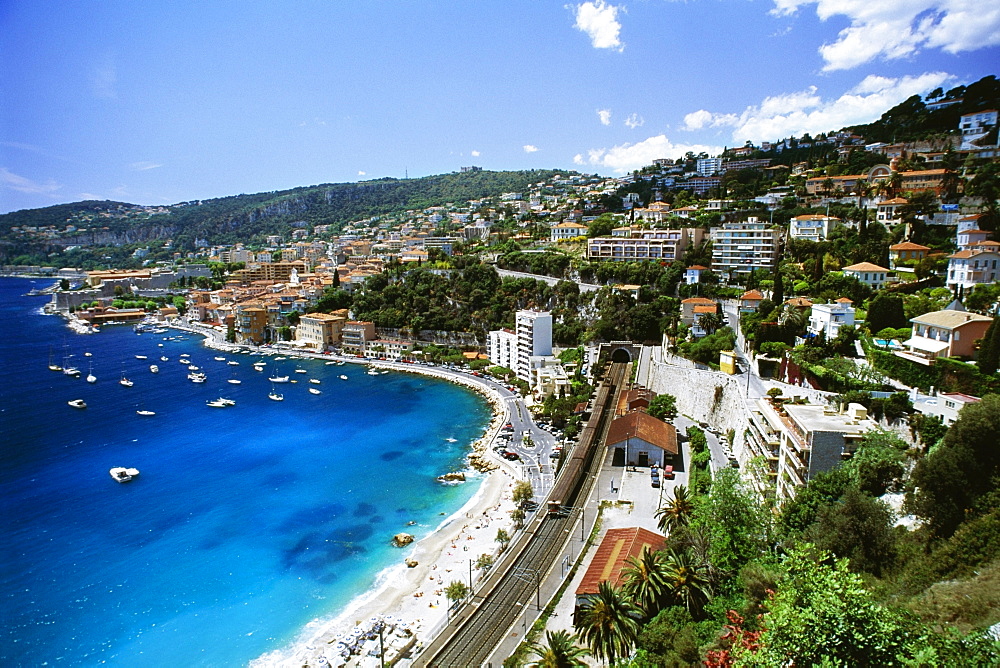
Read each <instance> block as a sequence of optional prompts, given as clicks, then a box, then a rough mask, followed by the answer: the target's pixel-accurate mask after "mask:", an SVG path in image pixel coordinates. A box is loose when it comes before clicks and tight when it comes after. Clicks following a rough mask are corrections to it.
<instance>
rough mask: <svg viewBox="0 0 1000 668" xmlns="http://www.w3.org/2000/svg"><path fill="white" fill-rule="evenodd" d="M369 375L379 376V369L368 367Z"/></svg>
mask: <svg viewBox="0 0 1000 668" xmlns="http://www.w3.org/2000/svg"><path fill="white" fill-rule="evenodd" d="M368 375H369V376H377V375H378V369H368Z"/></svg>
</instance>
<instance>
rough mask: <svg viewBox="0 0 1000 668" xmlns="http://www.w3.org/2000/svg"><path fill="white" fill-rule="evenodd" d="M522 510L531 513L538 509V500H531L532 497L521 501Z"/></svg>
mask: <svg viewBox="0 0 1000 668" xmlns="http://www.w3.org/2000/svg"><path fill="white" fill-rule="evenodd" d="M521 510H524V511H527V512H529V513H532V512H534V511H536V510H538V504H537V503H536V502H534V501H531V500H530V499H529V500H526V501H522V502H521Z"/></svg>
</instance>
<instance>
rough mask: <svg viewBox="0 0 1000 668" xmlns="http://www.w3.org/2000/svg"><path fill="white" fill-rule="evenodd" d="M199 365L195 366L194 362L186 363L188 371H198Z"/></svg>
mask: <svg viewBox="0 0 1000 668" xmlns="http://www.w3.org/2000/svg"><path fill="white" fill-rule="evenodd" d="M200 370H201V367H198V366H195V365H194V364H189V365H188V371H200Z"/></svg>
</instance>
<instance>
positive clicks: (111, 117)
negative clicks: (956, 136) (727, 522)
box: [0, 0, 1000, 212]
mask: <svg viewBox="0 0 1000 668" xmlns="http://www.w3.org/2000/svg"><path fill="white" fill-rule="evenodd" d="M998 64H1000V5H997V4H996V3H993V2H984V1H983V0H874V1H873V0H687V1H686V2H683V1H673V2H672V1H668V0H623V1H622V2H605V1H602V0H589V1H587V2H570V3H566V2H547V1H544V0H531V1H523V2H522V1H508V2H499V1H493V0H478V1H476V2H448V1H445V0H440V1H437V2H427V1H421V0H408V1H406V2H403V1H399V2H388V1H383V0H366V1H364V2H362V1H358V2H349V1H346V0H342V1H337V2H334V1H332V0H331V1H327V2H321V1H313V2H308V1H288V2H235V1H213V2H204V0H200V1H197V2H186V1H184V0H177V1H175V2H170V3H167V2H154V1H152V0H150V1H149V2H134V1H132V0H122V1H115V0H104V1H100V2H97V1H93V0H78V1H75V2H55V1H53V0H5V1H4V2H2V3H0V91H2V96H0V212H6V211H12V210H16V209H22V208H33V207H41V206H48V205H51V204H56V203H61V202H72V201H77V200H81V199H113V200H120V201H127V202H133V203H138V204H170V203H174V202H179V201H186V200H192V199H201V198H209V197H220V196H225V195H235V194H239V193H252V192H260V191H268V190H279V189H284V188H291V187H295V186H303V185H313V184H318V183H329V182H342V181H357V180H364V179H372V178H380V177H383V176H393V177H402V176H404V175H406V174H409V176H411V177H413V176H423V175H428V174H438V173H442V172H450V171H456V170H458V168H459V167H461V166H464V165H480V166H482V167H484V168H486V169H529V168H564V169H576V170H579V171H583V172H587V173H594V172H596V173H601V174H607V175H615V174H621V173H625V172H628V171H630V170H632V169H635V168H638V167H641V166H642V165H645V164H649V163H650V162H651V161H652V160H653V159H655V158H660V157H677V156H680V155H683V154H684V153H685V152H686V151H688V150H694V151H696V152H699V151H702V150H704V151H708V152H709V153H714V152H717V151H719V150H721V149H722V147H724V146H734V145H742V144H743V143H744V142H745V141H746V140H748V139H749V140H753V141H754V142H759V141H761V140H768V139H779V138H781V137H785V136H789V135H792V134H796V135H798V134H801V133H802V132H811V133H814V134H815V133H817V132H822V131H827V130H836V129H839V128H840V127H843V126H844V125H849V124H854V123H861V122H868V121H871V120H873V119H875V118H877V117H878V116H879V115H880V114H881V113H882V112H883V111H885V110H886V109H888V108H889V107H891V106H893V105H894V104H896V103H898V102H900V101H902V100H904V99H906V98H907V97H909V96H910V95H913V94H925V93H927V92H929V91H930V90H932V89H933V88H935V87H937V86H939V85H941V86H944V87H945V89H946V90H947V88H948V87H950V86H954V85H958V84H961V83H970V82H972V81H975V80H977V79H979V78H981V77H982V76H984V75H987V74H1000V72H998V71H997V70H998V69H1000V68H998Z"/></svg>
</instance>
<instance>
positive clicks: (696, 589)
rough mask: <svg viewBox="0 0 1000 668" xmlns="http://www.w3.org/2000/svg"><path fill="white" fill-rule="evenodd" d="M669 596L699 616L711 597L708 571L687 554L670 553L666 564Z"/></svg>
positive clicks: (665, 577) (665, 572)
mask: <svg viewBox="0 0 1000 668" xmlns="http://www.w3.org/2000/svg"><path fill="white" fill-rule="evenodd" d="M663 575H664V579H665V580H666V591H667V596H669V597H670V599H671V600H672V601H673V603H674V605H680V606H683V607H684V608H685V609H686V610H687V611H688V612H690V613H691V614H692V615H695V616H697V615H698V614H699V613H700V612H701V610H702V608H704V606H705V604H706V603H707V602H708V599H709V598H710V596H711V587H710V582H709V579H708V569H707V568H706V567H705V564H703V563H699V562H697V561H695V559H694V558H693V557H692V556H691V555H690V554H688V553H687V552H677V551H674V550H671V551H670V554H669V555H668V556H667V558H666V560H665V563H664V574H663Z"/></svg>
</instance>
